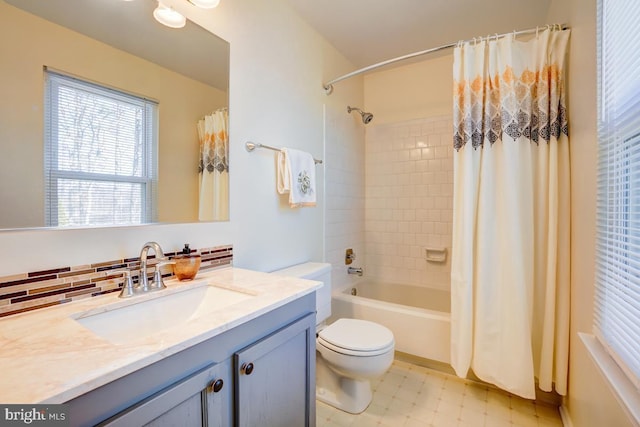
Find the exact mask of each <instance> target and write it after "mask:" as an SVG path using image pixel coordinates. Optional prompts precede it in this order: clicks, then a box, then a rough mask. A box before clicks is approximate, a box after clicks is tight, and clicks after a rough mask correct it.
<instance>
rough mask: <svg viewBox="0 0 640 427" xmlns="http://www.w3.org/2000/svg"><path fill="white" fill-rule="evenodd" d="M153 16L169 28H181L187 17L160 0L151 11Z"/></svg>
mask: <svg viewBox="0 0 640 427" xmlns="http://www.w3.org/2000/svg"><path fill="white" fill-rule="evenodd" d="M153 17H154V18H156V21H158V22H159V23H161V24H163V25H166V26H167V27H171V28H182V27H184V26H185V24H186V23H187V18H185V17H184V16H182V15H181V14H180V13H178V12H176V11H175V10H173V9H172V8H171V7H168V6H165V5H164V4H162V2H161V1H158V7H156V9H155V10H154V11H153Z"/></svg>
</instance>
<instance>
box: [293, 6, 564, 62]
mask: <svg viewBox="0 0 640 427" xmlns="http://www.w3.org/2000/svg"><path fill="white" fill-rule="evenodd" d="M287 1H288V2H289V3H290V4H291V5H292V7H293V8H294V9H295V10H296V11H297V12H298V13H299V14H300V16H302V18H303V19H305V20H306V21H307V22H308V23H309V24H310V25H311V26H312V27H313V28H315V29H316V30H317V31H318V32H319V33H320V34H322V35H323V36H324V37H325V38H326V39H327V40H329V42H331V44H333V46H335V47H336V49H338V50H339V51H340V52H341V53H342V54H343V55H344V56H345V57H347V58H348V59H349V60H350V61H351V62H353V64H354V65H355V66H356V67H358V68H362V67H366V66H368V65H371V64H374V63H377V62H380V61H384V60H386V59H391V58H395V57H398V56H401V55H405V54H408V53H412V52H417V51H421V50H425V49H430V48H432V47H437V46H441V45H444V44H449V43H453V42H456V41H458V40H461V39H469V38H473V37H477V36H486V35H489V34H495V33H504V32H509V31H513V30H522V29H527V28H531V27H536V26H537V25H544V24H550V23H552V22H546V18H547V10H548V8H549V5H550V3H551V0H287Z"/></svg>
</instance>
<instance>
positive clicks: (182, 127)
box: [0, 2, 227, 228]
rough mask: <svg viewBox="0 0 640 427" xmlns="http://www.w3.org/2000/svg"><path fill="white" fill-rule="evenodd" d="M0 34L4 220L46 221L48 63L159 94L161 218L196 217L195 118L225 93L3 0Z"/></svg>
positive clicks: (9, 223)
mask: <svg viewBox="0 0 640 427" xmlns="http://www.w3.org/2000/svg"><path fill="white" fill-rule="evenodd" d="M0 38H2V40H3V43H2V44H0V57H1V58H3V65H2V66H1V67H0V93H2V94H3V96H2V98H1V99H0V117H2V119H1V123H2V126H0V147H1V149H2V152H3V154H2V156H0V195H2V205H3V208H2V209H1V210H0V227H2V228H13V227H25V226H30V227H34V226H43V225H44V206H43V205H44V196H43V192H44V190H43V183H44V179H43V166H42V165H43V158H42V144H43V136H42V133H43V121H44V118H43V111H42V105H43V99H44V91H43V89H44V84H43V72H42V69H43V66H47V67H51V68H53V69H57V70H60V71H63V72H67V73H70V74H73V75H75V76H78V77H80V78H82V79H86V80H89V81H93V82H96V83H100V84H103V85H106V86H109V87H113V88H117V89H121V90H124V91H127V92H130V93H134V94H138V95H143V96H146V97H149V98H152V99H155V100H157V101H159V117H160V128H159V132H160V133H159V135H160V139H159V171H160V173H159V177H158V179H159V192H158V212H159V220H160V221H161V222H184V221H196V220H197V203H198V194H197V190H198V180H197V177H198V175H197V164H198V136H197V131H196V127H195V123H196V122H197V120H198V119H199V118H200V117H202V116H203V115H205V114H206V113H209V112H211V111H213V110H215V109H216V108H219V107H222V106H226V105H227V94H226V93H225V92H222V91H220V90H218V89H215V88H213V87H210V86H207V85H205V84H202V83H200V82H197V81H195V80H192V79H189V78H186V77H184V76H182V75H180V74H177V73H175V72H173V71H171V70H168V69H165V68H162V67H160V66H158V65H155V64H153V63H151V62H148V61H145V60H143V59H140V58H137V57H135V56H132V55H130V54H128V53H125V52H123V51H120V50H117V49H114V48H112V47H110V46H108V45H106V44H103V43H100V42H97V41H95V40H93V39H90V38H88V37H86V36H84V35H81V34H79V33H75V32H72V31H69V30H67V29H65V28H63V27H60V26H58V25H54V24H51V23H49V22H47V21H45V20H42V19H40V18H37V17H35V16H33V15H30V14H28V13H25V12H23V11H21V10H19V9H17V8H14V7H12V6H9V5H7V4H6V3H4V2H0ZM9 41H10V42H9ZM71 46H72V48H71ZM7 58H11V60H10V61H7ZM5 94H6V95H5Z"/></svg>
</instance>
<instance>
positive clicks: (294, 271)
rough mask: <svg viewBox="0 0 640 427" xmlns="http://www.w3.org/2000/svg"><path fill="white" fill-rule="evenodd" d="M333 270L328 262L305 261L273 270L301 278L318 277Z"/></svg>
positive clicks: (282, 274) (280, 273)
mask: <svg viewBox="0 0 640 427" xmlns="http://www.w3.org/2000/svg"><path fill="white" fill-rule="evenodd" d="M330 271H331V264H329V263H326V262H305V263H302V264H297V265H292V266H290V267H287V268H283V269H281V270H276V271H272V273H273V274H279V275H281V276H291V277H299V278H301V279H316V278H318V277H320V276H322V275H323V274H326V273H328V272H330Z"/></svg>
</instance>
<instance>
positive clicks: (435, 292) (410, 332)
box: [331, 280, 451, 364]
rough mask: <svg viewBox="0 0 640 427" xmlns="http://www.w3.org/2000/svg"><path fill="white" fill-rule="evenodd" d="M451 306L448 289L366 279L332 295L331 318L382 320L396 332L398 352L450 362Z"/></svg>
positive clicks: (380, 321)
mask: <svg viewBox="0 0 640 427" xmlns="http://www.w3.org/2000/svg"><path fill="white" fill-rule="evenodd" d="M354 294H355V295H354ZM450 307H451V296H450V293H449V292H448V291H444V290H440V289H433V288H426V287H421V286H411V285H403V284H389V283H378V282H375V281H367V280H365V281H362V282H359V283H357V284H356V285H355V286H352V287H349V288H347V289H345V290H344V291H343V292H339V293H334V294H333V295H332V298H331V311H332V313H331V317H332V318H334V319H338V318H341V317H347V318H354V319H364V320H370V321H372V322H376V323H379V324H381V325H384V326H386V327H387V328H389V329H390V330H391V332H393V335H394V337H395V341H396V351H401V352H403V353H407V354H410V355H413V356H418V357H422V358H425V359H430V360H435V361H438V362H442V363H447V364H449V363H450V361H451V358H450V343H451V338H450V331H451V308H450Z"/></svg>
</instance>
